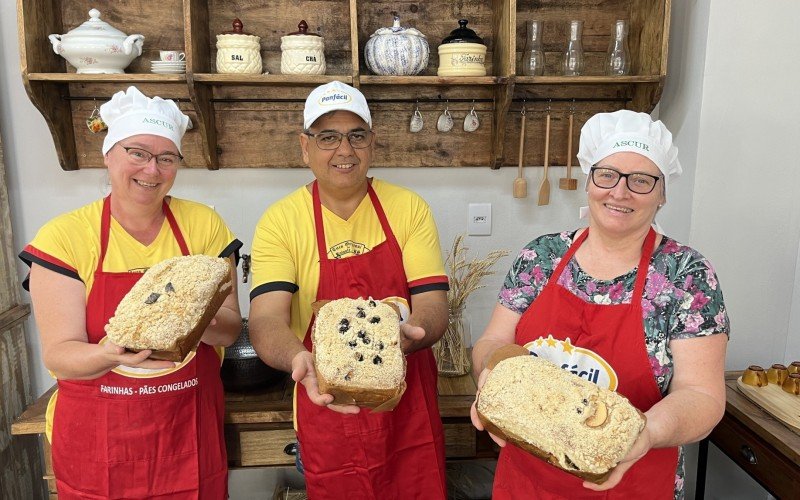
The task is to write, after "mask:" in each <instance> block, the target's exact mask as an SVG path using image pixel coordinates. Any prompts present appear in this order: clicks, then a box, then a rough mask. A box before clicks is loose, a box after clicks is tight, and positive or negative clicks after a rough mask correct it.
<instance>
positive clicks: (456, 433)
mask: <svg viewBox="0 0 800 500" xmlns="http://www.w3.org/2000/svg"><path fill="white" fill-rule="evenodd" d="M475 433H476V430H475V427H473V426H472V424H448V423H446V424H444V454H445V456H446V457H447V458H467V457H474V456H475V453H476V434H475Z"/></svg>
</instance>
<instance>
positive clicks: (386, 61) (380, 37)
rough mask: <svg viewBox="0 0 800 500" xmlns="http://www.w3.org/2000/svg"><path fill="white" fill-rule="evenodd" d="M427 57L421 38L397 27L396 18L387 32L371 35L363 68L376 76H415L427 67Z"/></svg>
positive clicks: (422, 37)
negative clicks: (365, 67) (365, 65)
mask: <svg viewBox="0 0 800 500" xmlns="http://www.w3.org/2000/svg"><path fill="white" fill-rule="evenodd" d="M429 55H430V48H429V47H428V40H426V39H425V35H423V34H422V33H420V32H419V30H416V29H414V28H403V27H401V26H400V18H399V17H397V16H395V18H394V25H393V26H392V27H391V28H381V29H379V30H378V31H376V32H375V33H373V34H372V36H371V37H370V39H369V40H368V41H367V45H366V46H365V47H364V56H365V57H364V58H365V60H366V63H367V67H368V68H369V69H370V70H371V71H372V72H373V73H375V74H377V75H391V76H405V75H418V74H420V73H422V72H423V71H425V68H426V67H427V66H428V56H429Z"/></svg>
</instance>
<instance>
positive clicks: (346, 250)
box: [328, 240, 370, 259]
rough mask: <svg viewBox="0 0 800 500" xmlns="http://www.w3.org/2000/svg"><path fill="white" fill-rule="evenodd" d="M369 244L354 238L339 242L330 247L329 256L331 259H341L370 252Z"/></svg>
mask: <svg viewBox="0 0 800 500" xmlns="http://www.w3.org/2000/svg"><path fill="white" fill-rule="evenodd" d="M369 251H370V249H369V247H367V245H365V244H363V243H359V242H357V241H353V240H345V241H342V242H341V243H337V244H335V245H333V246H332V247H330V248H329V249H328V257H330V258H331V259H341V258H343V257H350V256H353V255H361V254H362V253H367V252H369Z"/></svg>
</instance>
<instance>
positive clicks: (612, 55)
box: [606, 19, 631, 76]
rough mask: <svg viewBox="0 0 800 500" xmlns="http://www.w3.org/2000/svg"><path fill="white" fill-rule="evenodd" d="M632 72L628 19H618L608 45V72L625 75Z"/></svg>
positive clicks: (612, 74)
mask: <svg viewBox="0 0 800 500" xmlns="http://www.w3.org/2000/svg"><path fill="white" fill-rule="evenodd" d="M630 72H631V61H630V49H628V21H626V20H624V19H617V22H616V23H615V24H614V33H613V36H612V38H611V44H610V45H609V47H608V64H607V65H606V74H608V75H611V76H625V75H628V74H630Z"/></svg>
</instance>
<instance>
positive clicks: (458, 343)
mask: <svg viewBox="0 0 800 500" xmlns="http://www.w3.org/2000/svg"><path fill="white" fill-rule="evenodd" d="M471 345H472V335H471V332H470V322H469V318H468V317H467V316H465V315H464V309H463V308H461V309H459V310H457V311H450V319H449V321H448V323H447V330H446V331H445V332H444V335H442V338H441V339H439V342H437V343H436V344H434V345H433V354H434V356H435V357H436V367H437V368H438V370H439V375H442V376H445V377H459V376H461V375H466V374H467V373H469V371H470V370H471V369H472V360H471V359H470V355H469V351H468V349H469V347H470V346H471Z"/></svg>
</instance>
